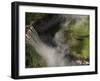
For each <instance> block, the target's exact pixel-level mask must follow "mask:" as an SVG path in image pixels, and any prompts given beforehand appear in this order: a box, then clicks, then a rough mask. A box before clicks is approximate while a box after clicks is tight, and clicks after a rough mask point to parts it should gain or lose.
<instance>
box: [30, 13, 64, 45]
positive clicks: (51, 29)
mask: <svg viewBox="0 0 100 81" xmlns="http://www.w3.org/2000/svg"><path fill="white" fill-rule="evenodd" d="M64 21H65V18H64V17H63V16H61V15H57V14H56V15H54V14H50V15H48V16H46V17H45V18H42V19H40V20H38V21H37V22H35V23H33V24H32V26H33V27H34V29H35V30H36V31H37V33H38V34H39V36H40V39H41V40H42V41H43V42H45V43H47V44H48V45H51V46H55V43H54V41H53V37H54V35H55V33H56V32H57V31H58V30H59V29H60V24H61V23H63V22H64Z"/></svg>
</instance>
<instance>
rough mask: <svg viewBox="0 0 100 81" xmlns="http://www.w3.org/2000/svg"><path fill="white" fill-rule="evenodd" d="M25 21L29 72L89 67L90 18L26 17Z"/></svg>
mask: <svg viewBox="0 0 100 81" xmlns="http://www.w3.org/2000/svg"><path fill="white" fill-rule="evenodd" d="M25 17H26V24H25V29H26V37H25V40H26V44H25V45H26V47H25V48H26V52H25V53H26V57H25V63H26V64H25V65H26V66H25V67H26V68H33V67H48V66H69V65H70V66H73V65H89V16H88V15H72V14H46V13H26V14H25ZM33 27H34V28H33ZM33 29H35V30H33ZM35 34H36V35H38V36H36V35H35ZM29 37H30V38H29ZM34 41H35V42H36V43H37V44H35V43H34ZM38 41H39V42H38ZM43 44H44V45H43ZM37 45H38V46H37ZM35 47H36V48H37V49H38V51H39V50H42V51H40V52H38V51H37V49H36V48H35ZM43 47H46V48H45V49H43ZM41 48H42V49H41ZM47 48H48V49H47ZM43 50H45V51H47V50H48V52H49V53H47V52H43ZM50 50H51V51H50ZM52 50H53V51H54V52H55V50H56V53H55V54H54V52H52ZM42 52H43V53H45V55H46V54H47V56H46V57H45V56H43V54H42ZM39 53H41V54H39ZM52 53H53V54H52ZM57 53H58V54H57ZM50 56H52V57H54V58H52V57H50ZM49 57H50V60H49ZM58 58H59V59H60V60H59V59H58ZM52 59H55V60H52ZM61 59H64V60H61ZM47 60H49V61H47ZM51 61H52V62H54V63H51ZM56 61H57V62H56ZM60 63H61V64H60Z"/></svg>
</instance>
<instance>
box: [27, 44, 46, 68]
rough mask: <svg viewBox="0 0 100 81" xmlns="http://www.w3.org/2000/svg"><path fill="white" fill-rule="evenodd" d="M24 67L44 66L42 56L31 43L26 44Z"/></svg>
mask: <svg viewBox="0 0 100 81" xmlns="http://www.w3.org/2000/svg"><path fill="white" fill-rule="evenodd" d="M25 63H26V68H27V67H28V68H32V67H44V66H46V63H45V61H44V60H43V59H42V57H41V56H40V55H39V54H37V53H36V51H35V50H34V49H33V48H32V46H31V45H29V44H26V62H25Z"/></svg>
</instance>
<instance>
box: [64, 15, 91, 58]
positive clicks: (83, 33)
mask: <svg viewBox="0 0 100 81" xmlns="http://www.w3.org/2000/svg"><path fill="white" fill-rule="evenodd" d="M64 32H65V37H66V41H67V44H68V45H69V50H70V54H71V55H72V56H73V57H74V58H77V59H89V18H88V16H87V17H85V18H84V17H83V18H82V20H80V21H75V20H72V21H71V22H70V23H69V25H68V26H67V27H66V29H65V31H64Z"/></svg>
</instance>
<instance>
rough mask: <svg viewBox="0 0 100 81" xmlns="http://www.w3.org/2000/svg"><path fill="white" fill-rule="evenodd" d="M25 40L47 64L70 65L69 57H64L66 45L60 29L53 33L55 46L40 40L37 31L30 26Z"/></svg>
mask: <svg viewBox="0 0 100 81" xmlns="http://www.w3.org/2000/svg"><path fill="white" fill-rule="evenodd" d="M26 40H27V41H28V42H29V43H30V44H31V45H32V47H33V49H35V50H36V52H37V53H38V54H39V55H40V56H41V57H42V58H43V59H44V60H45V61H46V64H47V66H53V67H55V66H65V65H72V62H71V61H70V60H69V58H67V57H66V58H65V55H67V52H68V51H67V49H68V46H67V45H65V44H64V36H63V32H62V31H58V32H56V33H55V36H54V39H53V40H54V41H55V43H56V44H57V46H56V47H52V46H49V45H47V44H45V43H44V42H42V40H41V39H40V37H39V35H38V33H37V32H36V30H35V29H34V27H33V26H32V27H31V29H30V30H29V31H28V34H27V37H26Z"/></svg>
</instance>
